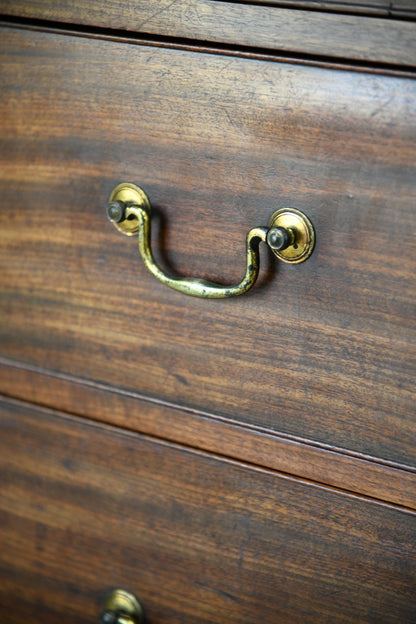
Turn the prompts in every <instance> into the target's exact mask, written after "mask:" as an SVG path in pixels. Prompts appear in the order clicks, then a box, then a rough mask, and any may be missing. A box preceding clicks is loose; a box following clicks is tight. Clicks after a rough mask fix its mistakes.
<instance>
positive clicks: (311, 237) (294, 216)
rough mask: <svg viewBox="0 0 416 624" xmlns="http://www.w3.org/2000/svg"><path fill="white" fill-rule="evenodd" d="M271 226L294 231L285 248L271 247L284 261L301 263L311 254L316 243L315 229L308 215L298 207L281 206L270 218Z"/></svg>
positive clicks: (271, 227)
mask: <svg viewBox="0 0 416 624" xmlns="http://www.w3.org/2000/svg"><path fill="white" fill-rule="evenodd" d="M269 228H270V229H271V230H272V229H273V228H283V229H284V230H286V231H291V232H292V233H293V235H294V236H293V239H292V241H291V243H290V245H288V246H287V247H285V248H284V249H280V250H279V249H276V248H274V247H273V246H272V245H271V244H270V243H269V247H270V248H271V250H272V251H273V253H274V254H275V256H277V257H278V258H279V260H283V262H290V263H291V264H299V263H301V262H304V261H305V260H306V259H307V258H309V256H310V255H311V253H312V251H313V248H314V245H315V230H314V228H313V225H312V223H311V222H310V221H309V219H308V217H307V216H306V215H305V214H303V212H301V211H300V210H297V208H279V210H276V212H274V213H273V214H272V216H271V217H270V220H269Z"/></svg>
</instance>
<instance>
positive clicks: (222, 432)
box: [0, 358, 416, 509]
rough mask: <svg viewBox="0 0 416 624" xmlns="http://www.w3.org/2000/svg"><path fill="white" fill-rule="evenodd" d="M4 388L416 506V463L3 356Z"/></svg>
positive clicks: (0, 388)
mask: <svg viewBox="0 0 416 624" xmlns="http://www.w3.org/2000/svg"><path fill="white" fill-rule="evenodd" d="M0 392H1V393H4V394H7V395H9V396H13V397H18V398H20V399H23V400H25V401H31V402H33V403H35V404H38V405H49V406H50V407H53V408H55V409H59V410H63V411H64V412H67V413H72V414H77V415H78V416H82V417H84V418H88V419H94V420H97V421H105V422H108V423H112V424H114V425H117V426H120V427H123V428H125V429H131V428H132V426H133V427H134V429H135V430H137V431H140V432H142V433H145V434H148V435H152V436H155V437H157V438H162V439H164V440H170V441H172V442H178V443H181V444H184V445H186V446H190V447H193V448H198V449H202V450H204V451H209V452H212V453H216V454H218V455H224V456H227V457H231V458H234V459H238V460H242V461H244V462H246V463H249V464H252V465H254V466H259V467H266V468H272V469H274V470H276V471H280V472H282V473H289V474H292V475H295V476H297V477H301V478H303V479H305V480H308V481H311V482H315V483H321V484H325V485H328V486H332V487H335V488H338V489H342V490H344V491H350V492H355V493H358V494H364V495H366V496H369V497H371V498H373V499H379V500H382V501H387V502H390V503H395V504H396V505H399V506H403V507H407V508H410V509H416V479H415V468H412V467H411V466H403V465H398V464H393V463H391V462H389V463H385V462H381V461H380V460H378V461H377V460H375V459H374V458H371V457H365V456H362V455H360V454H352V453H346V452H345V451H342V450H341V449H336V448H333V447H332V448H328V447H325V446H322V445H317V444H313V443H311V442H308V441H306V440H300V439H296V438H293V437H291V436H284V435H278V434H275V433H272V432H271V431H266V430H264V429H262V428H260V427H253V426H249V425H244V424H242V423H238V422H235V421H233V420H230V419H224V418H219V417H216V416H214V415H212V414H206V413H201V412H197V411H195V410H193V409H186V408H185V409H184V408H179V407H178V406H175V405H171V404H167V403H165V402H163V401H160V400H149V399H146V398H145V397H143V396H140V395H137V394H136V393H133V392H123V391H122V390H120V389H116V388H110V387H108V386H103V385H99V384H97V383H95V382H88V381H86V380H81V379H76V378H74V377H71V376H68V375H59V374H56V373H52V372H48V371H41V370H38V369H36V368H33V367H28V366H27V365H22V364H21V363H15V362H12V361H10V360H5V359H1V358H0Z"/></svg>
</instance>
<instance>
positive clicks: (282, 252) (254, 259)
mask: <svg viewBox="0 0 416 624" xmlns="http://www.w3.org/2000/svg"><path fill="white" fill-rule="evenodd" d="M150 213H151V206H150V201H149V199H148V197H147V195H146V193H145V192H144V191H143V189H141V188H140V187H139V186H136V185H135V184H131V183H128V182H123V183H122V184H119V185H118V186H116V188H115V189H114V190H113V192H112V193H111V195H110V198H109V203H108V206H107V216H108V218H109V219H110V221H111V222H112V223H113V225H114V226H115V227H116V228H117V229H118V230H119V231H120V232H123V234H126V235H128V236H133V235H134V234H137V237H138V247H139V253H140V255H141V257H142V260H143V262H144V264H145V265H146V267H147V269H148V270H149V271H150V273H152V275H154V276H155V277H156V278H157V279H158V280H159V281H160V282H162V283H163V284H165V285H166V286H169V287H170V288H173V289H174V290H178V291H179V292H182V293H184V294H186V295H191V296H193V297H202V298H207V299H224V298H228V297H235V296H237V295H242V294H243V293H245V292H247V291H248V290H250V288H251V287H252V286H253V285H254V283H255V281H256V280H257V277H258V274H259V270H260V258H259V243H260V242H261V241H262V242H263V243H266V244H267V245H268V246H269V247H270V249H271V250H272V251H273V253H274V254H275V255H276V256H277V257H278V258H280V259H281V260H283V261H285V262H293V263H299V262H303V261H304V260H306V258H308V257H309V255H310V254H311V253H312V250H313V244H314V239H315V237H314V230H313V226H312V224H311V222H310V221H309V219H308V218H307V217H306V216H305V215H304V214H303V213H302V212H300V211H299V210H296V209H295V208H282V209H281V210H278V211H277V212H275V213H274V214H273V215H272V217H271V219H270V222H269V226H268V227H255V228H253V229H251V230H250V231H249V232H248V233H247V236H246V270H245V274H244V277H243V278H242V280H241V281H240V282H238V284H234V285H231V286H222V285H220V284H215V283H213V282H208V281H206V280H203V279H200V278H193V277H192V278H191V277H178V276H171V275H168V274H166V273H165V272H164V271H162V269H161V268H160V267H159V266H158V265H157V264H156V262H155V259H154V257H153V254H152V250H151V225H150Z"/></svg>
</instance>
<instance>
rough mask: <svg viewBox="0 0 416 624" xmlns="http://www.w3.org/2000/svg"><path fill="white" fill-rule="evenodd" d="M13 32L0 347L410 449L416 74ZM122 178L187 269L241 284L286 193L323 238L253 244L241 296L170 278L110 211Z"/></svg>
mask: <svg viewBox="0 0 416 624" xmlns="http://www.w3.org/2000/svg"><path fill="white" fill-rule="evenodd" d="M1 46H2V49H3V66H2V100H1V103H0V125H1V127H2V136H1V156H0V158H1V173H0V175H1V201H2V205H3V210H2V211H1V216H0V219H1V228H2V236H1V249H0V254H1V255H0V262H1V266H2V270H1V274H0V288H1V293H2V300H1V314H2V319H3V322H2V324H1V327H0V340H1V355H2V357H3V358H7V359H8V360H12V361H18V362H22V363H24V364H25V365H28V366H32V367H38V368H39V370H48V371H51V372H53V373H55V374H57V375H70V376H72V377H73V378H77V379H83V380H88V381H89V382H91V383H96V382H97V383H99V384H103V385H104V386H105V387H113V388H118V389H121V390H122V391H123V392H129V393H133V394H136V395H140V396H145V397H153V398H157V399H158V400H161V401H166V402H169V403H170V404H174V405H180V406H187V408H189V409H192V410H194V411H197V412H200V413H209V414H215V415H217V416H221V417H224V418H227V419H233V420H236V421H238V422H240V423H247V424H249V425H251V426H253V425H254V426H257V427H261V428H263V429H266V430H270V431H275V432H281V433H283V434H285V435H289V436H295V437H296V438H301V439H304V440H305V439H306V440H309V439H310V440H312V441H314V443H319V444H322V445H330V446H331V447H332V448H333V447H338V448H340V449H346V450H348V452H353V453H360V454H366V455H370V456H374V457H376V458H383V460H388V461H390V462H398V463H399V464H401V465H408V466H410V467H412V466H414V465H415V464H414V462H415V446H414V422H413V421H414V418H413V417H414V394H413V393H414V379H415V372H416V371H415V357H414V356H415V349H414V344H415V315H414V286H415V238H414V234H413V231H414V227H415V213H414V202H415V163H416V141H415V138H416V137H415V134H416V112H415V108H414V106H413V103H414V98H415V94H416V88H415V81H414V80H413V79H407V78H404V77H394V76H391V75H369V74H362V73H359V72H349V71H344V70H328V69H325V68H319V67H312V66H310V67H308V66H301V65H294V64H290V63H276V62H269V61H268V62H266V61H261V60H258V59H257V60H256V59H243V58H236V57H230V56H227V55H220V54H203V53H197V52H190V51H185V50H179V49H175V50H173V49H168V48H166V49H165V48H156V47H153V46H145V45H132V44H129V45H126V44H125V43H118V42H114V41H110V40H106V39H96V40H92V39H87V38H84V37H77V36H73V35H71V36H69V35H68V34H66V35H64V34H53V33H45V32H36V31H33V32H30V31H25V30H19V29H14V28H10V29H7V28H4V29H3V31H2V36H1ZM125 180H128V181H134V182H137V183H138V184H140V185H142V186H143V187H144V188H145V189H146V190H147V192H148V194H149V196H150V199H151V201H152V203H153V205H154V207H155V212H156V219H155V225H156V233H155V237H154V246H155V248H156V249H160V255H161V262H162V263H163V264H165V265H168V266H169V267H170V268H171V269H172V270H174V271H176V272H178V273H180V274H182V275H199V276H201V277H208V278H210V279H212V280H214V281H219V282H224V283H231V282H235V281H238V279H239V278H240V277H241V274H242V270H243V263H244V257H243V255H244V254H243V247H244V237H245V233H246V232H247V230H248V229H249V228H250V227H253V226H254V225H266V224H267V221H268V219H269V216H270V214H271V213H272V212H273V211H274V210H275V209H276V208H278V207H281V206H287V205H292V206H296V207H298V208H300V209H302V210H304V211H305V212H306V213H307V214H308V215H309V217H310V218H311V220H312V221H313V223H314V225H315V228H316V232H317V243H316V249H315V251H314V253H313V255H312V257H311V258H310V259H309V260H308V261H307V262H306V263H305V264H302V265H299V266H288V265H284V264H279V266H277V264H276V263H275V262H274V261H273V260H272V259H271V258H270V257H269V256H267V254H266V253H265V250H263V252H264V253H263V258H262V262H263V265H264V268H263V272H262V276H261V278H260V282H259V284H258V285H256V286H255V288H254V289H253V290H252V291H251V292H250V293H248V294H247V295H245V296H243V297H240V298H236V299H233V300H225V301H206V300H198V299H194V298H190V297H186V296H183V295H180V294H178V293H176V292H173V291H170V290H169V289H166V288H165V287H164V286H163V285H161V284H159V283H158V282H156V281H155V280H154V278H153V277H152V276H151V275H150V274H148V273H147V272H146V269H145V267H144V266H143V265H142V264H141V261H140V259H139V255H138V252H137V248H136V244H135V242H134V240H128V239H126V238H125V237H123V236H122V235H120V234H118V233H117V232H116V231H115V230H114V228H113V227H112V225H111V224H110V223H108V221H107V220H106V218H105V214H104V208H105V204H106V201H107V198H108V196H109V193H110V191H111V190H112V188H113V187H114V186H115V185H116V184H118V183H119V182H121V181H125ZM158 225H160V228H159V227H157V226H158ZM0 389H2V390H3V392H7V391H8V390H7V386H3V387H2V388H0ZM27 398H29V397H27ZM49 400H50V401H51V402H52V405H53V400H54V399H53V396H52V397H50V399H49ZM73 411H75V412H76V411H77V406H76V405H75V404H74V405H73ZM114 418H116V416H114ZM135 418H136V417H135V414H134V413H132V414H131V417H130V421H129V426H130V427H131V428H132V429H135V428H140V427H138V425H137V421H136V420H135ZM109 420H111V417H109Z"/></svg>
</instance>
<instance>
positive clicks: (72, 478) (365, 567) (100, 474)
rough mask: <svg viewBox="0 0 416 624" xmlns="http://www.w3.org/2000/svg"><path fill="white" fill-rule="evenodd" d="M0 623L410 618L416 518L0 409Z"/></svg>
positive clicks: (97, 429)
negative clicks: (110, 611) (109, 603)
mask: <svg viewBox="0 0 416 624" xmlns="http://www.w3.org/2000/svg"><path fill="white" fill-rule="evenodd" d="M0 427H1V430H0V450H1V452H0V470H1V473H2V479H1V482H0V492H1V495H0V570H1V573H2V577H3V578H5V581H4V582H3V581H2V583H1V587H0V605H1V606H0V617H1V620H2V621H4V622H6V621H10V619H9V618H10V616H11V615H12V621H13V623H14V624H20V623H22V624H23V623H26V622H28V621H30V622H33V623H34V624H38V623H39V624H40V623H44V622H51V623H52V622H58V621H59V622H61V623H62V624H66V623H68V624H69V623H73V622H78V623H85V624H87V623H90V622H94V621H96V617H97V615H98V613H99V612H100V610H101V608H102V605H103V601H104V598H105V595H106V593H107V592H108V591H109V590H110V589H111V588H113V587H117V586H122V587H127V588H129V589H130V590H131V591H133V592H135V593H137V594H138V595H139V597H140V599H141V600H142V602H143V605H144V608H145V611H146V616H147V620H146V621H147V622H148V623H149V624H157V623H159V622H160V623H162V622H163V623H167V622H169V624H174V623H175V622H181V623H182V624H185V623H186V624H188V623H189V624H190V623H193V624H196V623H198V624H201V623H207V624H215V623H217V622H218V624H220V623H221V624H222V623H223V622H230V623H237V622H238V623H239V624H241V623H246V624H252V623H253V622H262V623H264V624H266V623H270V624H275V623H276V622H302V623H303V622H305V623H306V622H325V621H326V622H344V623H345V622H351V623H354V624H355V623H356V622H374V623H377V624H380V623H382V622H383V623H387V622H400V623H402V624H403V623H404V622H409V623H410V622H413V621H414V619H415V616H416V602H415V593H414V583H415V578H416V577H415V574H416V552H415V541H414V523H415V517H414V514H412V513H408V512H404V511H400V510H398V509H394V508H393V507H389V506H388V505H383V504H376V503H374V502H371V501H368V500H364V499H361V498H360V497H356V496H351V495H347V494H342V493H339V492H336V491H333V490H331V489H326V488H323V487H319V486H314V485H308V484H306V483H304V482H302V481H299V480H294V479H291V478H287V477H283V476H279V475H278V474H276V473H273V472H272V471H266V470H254V469H253V468H252V467H249V466H246V465H243V464H240V463H238V462H232V461H227V460H226V459H224V458H220V457H215V456H209V455H206V454H204V453H200V452H197V451H193V450H191V449H186V448H182V447H180V446H175V445H168V444H166V443H164V442H162V441H156V440H154V439H153V440H152V439H150V438H146V437H143V436H140V435H138V434H131V433H128V432H125V431H122V430H116V429H114V428H112V427H109V426H102V425H99V424H92V423H88V422H86V421H83V420H81V419H77V418H74V417H70V416H64V415H63V414H59V413H56V412H51V411H48V410H41V409H39V408H32V407H29V406H25V405H24V404H19V403H17V402H13V401H10V402H7V401H2V402H1V404H0Z"/></svg>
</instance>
